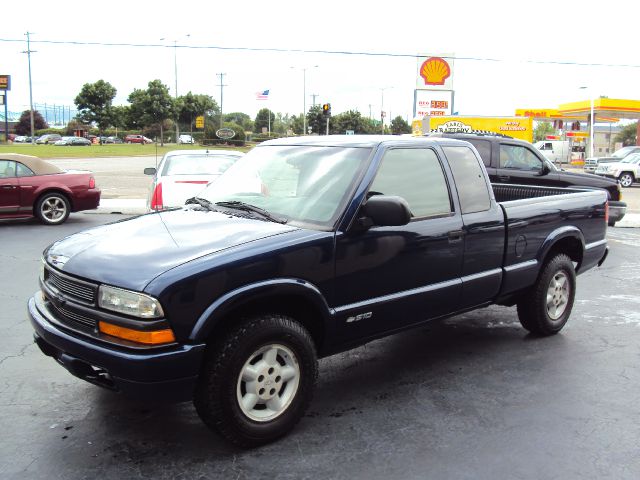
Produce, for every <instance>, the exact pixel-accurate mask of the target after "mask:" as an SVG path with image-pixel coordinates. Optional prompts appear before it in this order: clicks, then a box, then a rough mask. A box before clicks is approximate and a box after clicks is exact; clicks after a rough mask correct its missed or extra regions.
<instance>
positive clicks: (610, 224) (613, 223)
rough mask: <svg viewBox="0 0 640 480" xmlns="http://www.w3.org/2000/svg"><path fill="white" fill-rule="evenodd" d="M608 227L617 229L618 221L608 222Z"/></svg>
mask: <svg viewBox="0 0 640 480" xmlns="http://www.w3.org/2000/svg"><path fill="white" fill-rule="evenodd" d="M607 225H609V226H610V227H615V226H616V221H615V220H609V221H608V222H607Z"/></svg>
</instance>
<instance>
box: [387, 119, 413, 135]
mask: <svg viewBox="0 0 640 480" xmlns="http://www.w3.org/2000/svg"><path fill="white" fill-rule="evenodd" d="M390 128H391V133H393V134H394V135H402V134H403V133H411V125H409V124H408V123H407V121H406V120H405V119H404V118H402V117H401V116H400V115H398V116H397V117H396V118H394V119H393V120H391V126H390Z"/></svg>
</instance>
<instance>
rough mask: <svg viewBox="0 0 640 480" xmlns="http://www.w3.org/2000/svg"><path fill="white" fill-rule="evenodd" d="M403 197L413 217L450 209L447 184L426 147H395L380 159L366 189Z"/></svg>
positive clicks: (433, 153)
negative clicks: (372, 178) (378, 165)
mask: <svg viewBox="0 0 640 480" xmlns="http://www.w3.org/2000/svg"><path fill="white" fill-rule="evenodd" d="M374 192H375V193H380V194H383V195H397V196H399V197H402V198H404V199H405V200H406V201H407V202H408V203H409V207H410V209H411V214H412V215H413V216H414V217H430V216H434V215H448V214H449V213H451V200H450V197H449V188H448V186H447V181H446V180H445V176H444V172H443V171H442V166H441V165H440V161H439V160H438V157H437V156H436V153H435V152H434V151H433V150H431V149H429V148H397V149H393V150H389V151H388V152H387V153H386V154H385V156H384V158H383V159H382V165H381V166H380V169H379V170H378V173H377V175H376V178H375V180H374V181H373V184H372V185H371V190H370V191H369V193H374Z"/></svg>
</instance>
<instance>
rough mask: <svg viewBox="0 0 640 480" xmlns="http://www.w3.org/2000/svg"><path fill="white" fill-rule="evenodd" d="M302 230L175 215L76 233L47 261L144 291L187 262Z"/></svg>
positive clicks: (186, 212) (195, 213) (192, 213)
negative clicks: (162, 276)
mask: <svg viewBox="0 0 640 480" xmlns="http://www.w3.org/2000/svg"><path fill="white" fill-rule="evenodd" d="M297 230H299V229H298V228H296V227H290V226H287V225H282V224H279V223H274V222H267V221H262V220H257V219H253V218H241V217H235V216H230V215H226V214H223V213H218V212H204V211H200V210H190V209H182V210H172V211H167V212H162V213H150V214H147V215H142V216H140V217H136V218H132V219H128V220H124V221H120V222H116V223H111V224H108V225H103V226H100V227H96V228H92V229H89V230H85V231H83V232H79V233H76V234H74V235H71V236H69V237H66V238H64V239H62V240H59V241H57V242H55V243H53V244H52V245H51V246H50V247H49V248H48V249H47V250H46V251H45V256H46V259H47V262H48V263H49V264H51V265H54V266H55V267H56V268H58V269H59V270H62V271H63V272H66V273H69V274H71V275H77V276H79V277H83V278H86V279H88V280H92V281H97V282H99V283H106V284H109V285H114V286H118V287H123V288H128V289H132V290H137V291H142V290H143V289H144V287H145V286H146V285H147V284H148V283H149V282H150V281H151V280H153V279H154V278H155V277H157V276H158V275H160V274H161V273H164V272H166V271H167V270H169V269H171V268H174V267H176V266H178V265H181V264H183V263H186V262H189V261H191V260H194V259H196V258H199V257H203V256H205V255H209V254H212V253H215V252H219V251H221V250H224V249H229V248H234V247H238V246H239V245H243V244H246V243H249V242H255V241H258V240H260V239H264V238H267V237H272V236H274V235H282V234H285V233H288V232H293V231H297Z"/></svg>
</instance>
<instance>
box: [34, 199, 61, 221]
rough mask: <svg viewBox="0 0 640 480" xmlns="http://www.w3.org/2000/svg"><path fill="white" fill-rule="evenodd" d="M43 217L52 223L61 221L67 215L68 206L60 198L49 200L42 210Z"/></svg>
mask: <svg viewBox="0 0 640 480" xmlns="http://www.w3.org/2000/svg"><path fill="white" fill-rule="evenodd" d="M40 211H41V212H42V216H44V217H45V218H46V219H47V220H49V221H51V222H56V221H58V220H60V219H61V218H62V217H63V216H64V214H65V213H66V206H65V204H64V202H63V201H62V199H60V198H58V197H51V198H48V199H47V200H46V201H45V202H44V203H43V204H42V208H41V209H40Z"/></svg>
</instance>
